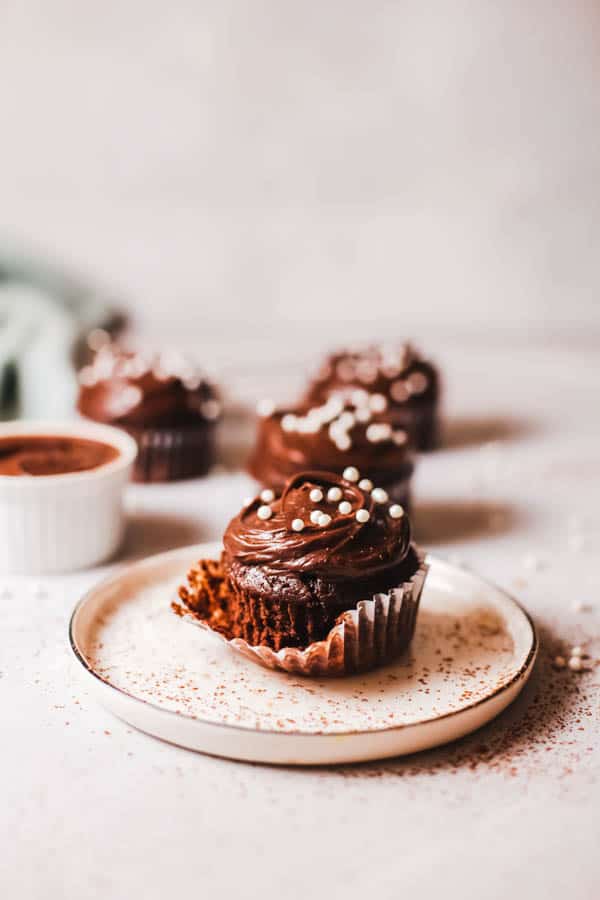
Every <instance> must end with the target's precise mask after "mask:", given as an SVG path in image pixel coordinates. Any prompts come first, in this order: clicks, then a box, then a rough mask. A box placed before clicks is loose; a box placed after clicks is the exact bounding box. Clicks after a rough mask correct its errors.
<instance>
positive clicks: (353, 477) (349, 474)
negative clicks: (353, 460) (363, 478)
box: [343, 466, 360, 481]
mask: <svg viewBox="0 0 600 900" xmlns="http://www.w3.org/2000/svg"><path fill="white" fill-rule="evenodd" d="M343 477H344V478H345V479H346V481H358V479H359V478H360V472H359V471H358V469H357V468H356V466H346V468H345V469H344V472H343Z"/></svg>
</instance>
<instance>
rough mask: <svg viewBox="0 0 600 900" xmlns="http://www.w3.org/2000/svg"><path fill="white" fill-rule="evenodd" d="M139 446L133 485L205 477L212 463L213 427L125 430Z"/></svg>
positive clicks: (211, 425) (202, 425) (207, 424)
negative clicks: (141, 482) (137, 482)
mask: <svg viewBox="0 0 600 900" xmlns="http://www.w3.org/2000/svg"><path fill="white" fill-rule="evenodd" d="M126 430H127V431H128V432H129V434H130V435H131V436H132V437H133V438H135V440H136V441H137V445H138V457H137V460H136V464H135V469H134V478H135V480H136V481H176V480H178V479H183V478H193V477H194V476H198V475H204V474H206V472H207V471H208V469H209V468H210V466H211V465H212V463H213V460H214V432H215V426H214V425H213V424H212V423H208V422H207V423H203V424H201V425H199V426H197V427H196V426H191V427H187V428H127V429H126Z"/></svg>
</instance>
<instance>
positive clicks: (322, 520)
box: [318, 513, 331, 528]
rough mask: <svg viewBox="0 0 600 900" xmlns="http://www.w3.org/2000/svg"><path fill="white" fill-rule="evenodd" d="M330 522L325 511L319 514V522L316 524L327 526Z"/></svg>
mask: <svg viewBox="0 0 600 900" xmlns="http://www.w3.org/2000/svg"><path fill="white" fill-rule="evenodd" d="M330 522H331V516H330V515H328V514H327V513H321V515H320V516H319V522H318V524H319V525H320V526H321V528H327V526H328V525H329V523H330Z"/></svg>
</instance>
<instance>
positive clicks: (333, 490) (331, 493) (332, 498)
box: [327, 487, 343, 503]
mask: <svg viewBox="0 0 600 900" xmlns="http://www.w3.org/2000/svg"><path fill="white" fill-rule="evenodd" d="M342 497H343V494H342V489H341V488H339V487H330V488H329V490H328V491H327V499H328V500H329V502H330V503H337V502H338V500H341V499H342Z"/></svg>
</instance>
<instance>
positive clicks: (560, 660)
mask: <svg viewBox="0 0 600 900" xmlns="http://www.w3.org/2000/svg"><path fill="white" fill-rule="evenodd" d="M553 662H554V665H555V666H556V668H557V669H564V667H565V666H566V664H567V661H566V659H565V658H564V656H555V657H554V660H553Z"/></svg>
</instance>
